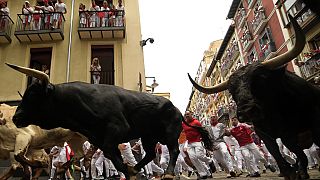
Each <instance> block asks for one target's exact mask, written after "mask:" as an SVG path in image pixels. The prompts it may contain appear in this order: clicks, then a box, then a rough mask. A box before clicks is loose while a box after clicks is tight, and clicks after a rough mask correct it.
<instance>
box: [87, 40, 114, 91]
mask: <svg viewBox="0 0 320 180" xmlns="http://www.w3.org/2000/svg"><path fill="white" fill-rule="evenodd" d="M93 58H98V59H99V63H100V66H101V73H100V82H99V84H110V85H114V48H113V45H93V46H91V61H92V59H93ZM91 64H92V62H91ZM91 83H93V78H92V75H91Z"/></svg>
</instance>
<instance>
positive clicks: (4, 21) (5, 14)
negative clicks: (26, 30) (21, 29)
mask: <svg viewBox="0 0 320 180" xmlns="http://www.w3.org/2000/svg"><path fill="white" fill-rule="evenodd" d="M0 8H1V9H0V15H1V19H0V21H1V22H0V26H1V27H0V28H1V29H0V30H1V31H4V30H5V29H6V27H7V25H8V23H9V16H10V10H9V8H8V6H7V2H4V1H2V2H1V4H0Z"/></svg>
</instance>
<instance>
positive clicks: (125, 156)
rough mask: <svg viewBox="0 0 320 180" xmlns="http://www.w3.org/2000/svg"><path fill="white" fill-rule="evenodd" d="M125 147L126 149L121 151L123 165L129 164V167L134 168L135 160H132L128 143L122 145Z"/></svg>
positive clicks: (132, 156)
mask: <svg viewBox="0 0 320 180" xmlns="http://www.w3.org/2000/svg"><path fill="white" fill-rule="evenodd" d="M123 144H125V145H126V148H125V149H123V150H121V154H122V157H123V160H124V162H125V163H127V164H129V165H130V166H132V167H133V166H135V165H136V164H137V160H136V159H135V158H134V155H133V153H132V150H131V145H130V143H129V142H127V143H123Z"/></svg>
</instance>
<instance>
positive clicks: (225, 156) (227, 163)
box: [213, 142, 234, 173]
mask: <svg viewBox="0 0 320 180" xmlns="http://www.w3.org/2000/svg"><path fill="white" fill-rule="evenodd" d="M213 156H214V158H215V159H216V160H217V161H218V162H220V164H222V166H224V167H225V168H226V170H227V173H229V172H230V171H234V168H233V163H232V159H231V155H230V153H229V151H228V148H227V145H226V143H225V142H220V143H218V144H217V145H216V146H215V150H214V151H213Z"/></svg>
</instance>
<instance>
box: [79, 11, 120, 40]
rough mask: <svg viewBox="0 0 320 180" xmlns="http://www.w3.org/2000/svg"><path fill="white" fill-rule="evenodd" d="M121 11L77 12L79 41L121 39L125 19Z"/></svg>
mask: <svg viewBox="0 0 320 180" xmlns="http://www.w3.org/2000/svg"><path fill="white" fill-rule="evenodd" d="M124 13H125V12H124V11H123V10H112V11H79V28H78V33H79V37H80V39H95V38H104V39H117V38H118V39H123V38H125V19H124Z"/></svg>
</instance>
